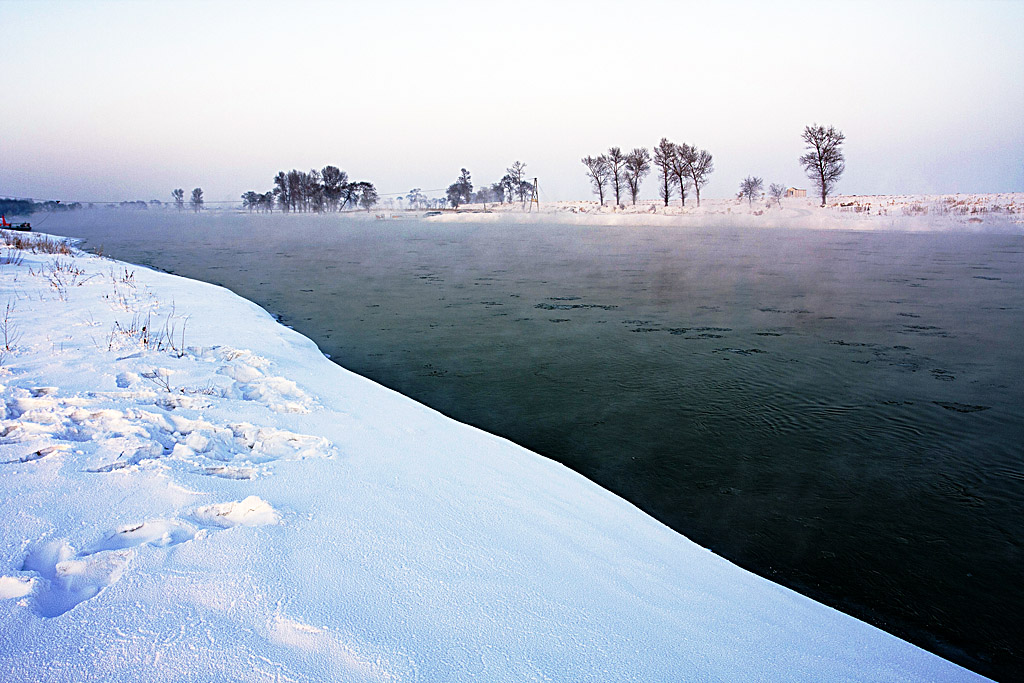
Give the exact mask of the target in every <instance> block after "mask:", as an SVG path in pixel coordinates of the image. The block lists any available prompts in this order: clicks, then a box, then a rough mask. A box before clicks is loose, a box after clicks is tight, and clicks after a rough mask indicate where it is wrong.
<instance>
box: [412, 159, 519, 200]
mask: <svg viewBox="0 0 1024 683" xmlns="http://www.w3.org/2000/svg"><path fill="white" fill-rule="evenodd" d="M505 171H506V173H505V175H504V176H503V177H502V179H501V180H499V181H498V182H496V183H493V184H491V185H484V186H483V187H481V188H479V189H478V190H476V192H474V191H473V180H472V177H471V176H470V173H469V171H467V170H466V169H464V168H463V169H461V172H460V173H459V177H458V178H457V179H456V180H455V182H454V183H452V184H451V185H449V186H448V189H447V190H446V192H445V196H446V197H447V198H448V203H449V204H451V205H452V206H453V207H454V208H456V209H457V208H459V206H460V205H462V204H484V205H487V204H490V203H493V204H504V203H505V202H506V201H507V202H508V203H509V204H511V203H512V202H514V201H516V200H517V199H518V200H519V201H521V202H522V203H523V206H526V200H527V199H528V198H530V197H531V196H532V195H533V189H534V188H533V183H531V182H530V181H528V180H527V179H526V164H524V163H523V162H521V161H516V162H515V163H514V164H512V165H511V166H509V167H508V168H506V169H505ZM414 193H415V194H414ZM419 197H422V195H419V189H415V190H413V191H412V192H410V194H409V196H407V197H406V199H407V200H408V201H409V202H410V203H415V202H417V201H418V199H419ZM423 199H424V200H425V199H426V197H423Z"/></svg>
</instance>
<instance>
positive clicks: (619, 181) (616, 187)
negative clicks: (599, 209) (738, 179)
mask: <svg viewBox="0 0 1024 683" xmlns="http://www.w3.org/2000/svg"><path fill="white" fill-rule="evenodd" d="M580 161H581V162H582V163H583V165H584V166H586V168H587V177H588V178H590V182H591V184H592V185H593V187H594V192H595V193H596V194H597V196H598V199H599V201H600V202H601V205H602V206H603V205H604V193H605V189H606V188H608V187H609V186H610V187H611V189H612V191H613V192H614V193H615V204H616V205H621V204H622V193H623V192H624V191H627V190H628V191H629V195H630V198H631V199H632V201H633V203H634V204H636V200H637V197H638V196H639V194H640V183H641V182H642V181H643V179H644V178H645V177H646V176H647V175H648V174H649V173H650V172H651V163H652V162H653V163H654V165H655V166H656V167H657V168H658V175H659V180H660V183H659V187H658V193H659V196H660V197H661V199H662V200H663V201H664V202H665V206H668V203H669V200H670V199H672V197H673V195H674V194H675V192H676V191H677V190H678V192H679V197H680V199H681V201H682V205H683V206H686V193H687V192H688V191H689V190H691V189H693V190H694V193H695V194H696V196H697V206H700V191H701V188H703V187H704V186H705V185H707V183H708V180H709V179H710V176H711V173H712V172H713V171H714V170H715V165H714V162H713V160H712V157H711V154H710V152H708V151H707V150H705V149H697V148H696V147H694V146H692V145H688V144H686V143H682V144H676V143H674V142H670V141H669V140H668V138H662V139H661V142H659V143H658V146H657V147H655V148H654V156H653V157H652V156H651V153H650V152H648V151H647V148H645V147H637V148H635V149H633V150H632V151H631V152H623V151H622V149H620V148H619V147H610V148H609V149H608V152H607V153H606V154H601V155H600V156H597V157H593V156H586V157H584V158H583V159H581V160H580Z"/></svg>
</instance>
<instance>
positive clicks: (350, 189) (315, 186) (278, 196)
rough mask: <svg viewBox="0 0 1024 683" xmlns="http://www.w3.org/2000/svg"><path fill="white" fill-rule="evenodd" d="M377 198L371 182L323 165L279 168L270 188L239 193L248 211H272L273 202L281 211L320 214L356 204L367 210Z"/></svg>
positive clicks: (334, 167) (355, 205)
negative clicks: (353, 178) (351, 176)
mask: <svg viewBox="0 0 1024 683" xmlns="http://www.w3.org/2000/svg"><path fill="white" fill-rule="evenodd" d="M379 199H380V196H379V195H378V194H377V188H375V187H374V186H373V183H370V182H367V181H365V180H357V181H350V180H349V178H348V173H346V172H345V171H342V170H341V169H340V168H338V167H337V166H324V167H323V168H322V169H320V170H319V171H318V170H316V169H313V170H311V171H309V172H308V173H307V172H305V171H300V170H298V169H294V168H293V169H292V170H290V171H279V172H278V173H277V175H276V176H274V188H273V189H272V190H269V191H267V192H262V193H261V192H255V191H253V190H250V191H248V192H246V193H245V194H243V195H242V206H243V207H244V208H247V209H249V211H266V212H273V210H274V206H275V205H276V206H277V207H278V208H279V209H280V210H281V211H283V212H284V213H288V212H293V211H312V212H314V213H322V212H325V211H342V210H344V209H346V208H348V207H352V208H356V207H360V206H361V207H363V208H364V209H366V210H367V211H369V210H370V209H371V208H372V207H373V206H374V205H375V204H376V203H377V201H378V200H379Z"/></svg>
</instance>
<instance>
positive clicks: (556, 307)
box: [534, 304, 618, 311]
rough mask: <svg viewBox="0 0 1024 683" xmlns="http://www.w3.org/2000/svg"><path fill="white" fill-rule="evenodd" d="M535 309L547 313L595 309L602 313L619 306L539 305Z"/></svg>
mask: <svg viewBox="0 0 1024 683" xmlns="http://www.w3.org/2000/svg"><path fill="white" fill-rule="evenodd" d="M534 308H540V309H542V310H545V311H575V310H579V309H583V310H589V309H593V308H597V309H600V310H602V311H610V310H612V309H614V308H618V306H606V305H603V304H537V305H536V306H534Z"/></svg>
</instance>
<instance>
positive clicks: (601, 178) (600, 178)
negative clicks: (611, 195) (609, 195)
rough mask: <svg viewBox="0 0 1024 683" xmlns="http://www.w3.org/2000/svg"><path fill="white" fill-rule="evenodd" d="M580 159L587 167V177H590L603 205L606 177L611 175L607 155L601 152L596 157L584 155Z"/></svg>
mask: <svg viewBox="0 0 1024 683" xmlns="http://www.w3.org/2000/svg"><path fill="white" fill-rule="evenodd" d="M580 161H581V162H583V165H584V166H586V167H587V177H588V178H590V182H591V184H592V185H593V186H594V192H596V193H597V198H598V200H599V201H600V202H601V206H604V188H606V187H608V179H609V177H610V175H611V168H610V167H609V165H608V157H606V156H605V155H603V154H602V155H601V156H598V157H592V156H585V157H583V158H582V159H580Z"/></svg>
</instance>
